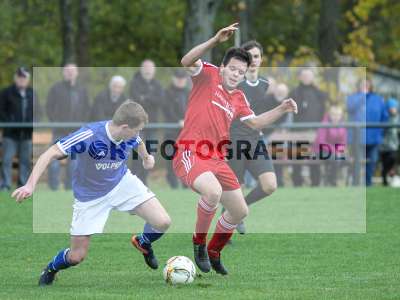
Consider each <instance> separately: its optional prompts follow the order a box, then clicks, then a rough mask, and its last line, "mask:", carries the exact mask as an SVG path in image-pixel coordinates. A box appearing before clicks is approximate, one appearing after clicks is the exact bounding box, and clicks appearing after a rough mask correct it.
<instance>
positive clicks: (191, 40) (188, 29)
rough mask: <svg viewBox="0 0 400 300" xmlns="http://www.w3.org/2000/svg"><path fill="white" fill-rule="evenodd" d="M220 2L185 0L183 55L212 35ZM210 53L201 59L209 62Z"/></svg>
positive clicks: (212, 0)
mask: <svg viewBox="0 0 400 300" xmlns="http://www.w3.org/2000/svg"><path fill="white" fill-rule="evenodd" d="M220 4H221V0H187V13H186V18H185V28H184V45H183V49H184V53H187V52H188V51H189V50H190V49H192V48H193V47H194V46H196V45H198V44H201V43H203V42H205V41H206V40H208V39H209V38H211V37H212V36H213V35H214V20H215V15H216V12H217V9H218V6H219V5H220ZM211 58H212V57H211V51H209V52H208V53H206V54H205V55H204V56H203V59H205V60H207V61H211Z"/></svg>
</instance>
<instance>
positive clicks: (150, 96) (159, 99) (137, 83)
mask: <svg viewBox="0 0 400 300" xmlns="http://www.w3.org/2000/svg"><path fill="white" fill-rule="evenodd" d="M129 96H130V97H131V99H132V100H133V101H135V102H137V103H139V104H140V105H142V106H143V108H144V110H145V111H146V112H147V114H148V115H149V122H158V121H159V118H158V114H159V110H160V109H161V106H162V104H163V97H164V90H163V88H162V86H161V84H160V82H159V81H158V80H157V79H152V80H151V81H146V80H144V78H143V77H142V75H141V74H140V72H137V73H136V74H135V75H134V76H133V79H132V81H131V82H130V85H129Z"/></svg>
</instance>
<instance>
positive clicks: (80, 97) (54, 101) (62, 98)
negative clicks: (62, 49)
mask: <svg viewBox="0 0 400 300" xmlns="http://www.w3.org/2000/svg"><path fill="white" fill-rule="evenodd" d="M78 75H79V71H78V67H77V66H76V65H75V64H66V65H65V66H64V68H63V80H62V81H60V82H57V83H55V84H54V85H53V86H52V87H51V88H50V91H49V94H48V96H47V104H46V112H47V117H48V119H49V121H50V122H82V123H83V122H87V121H88V118H89V112H90V110H89V96H88V92H87V90H86V88H85V87H84V86H83V85H82V84H81V83H80V82H79V80H78ZM73 130H74V128H55V129H53V142H55V141H57V140H58V139H59V138H60V137H63V136H66V135H67V134H68V133H69V132H71V131H73ZM72 166H73V161H70V160H68V162H67V174H66V176H65V178H64V179H65V180H64V186H65V188H66V189H71V169H72ZM59 177H60V162H59V161H58V160H55V161H53V162H52V163H51V164H50V167H49V187H50V188H51V189H52V190H57V189H58V185H59Z"/></svg>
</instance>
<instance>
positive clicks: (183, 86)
mask: <svg viewBox="0 0 400 300" xmlns="http://www.w3.org/2000/svg"><path fill="white" fill-rule="evenodd" d="M188 96H189V85H188V76H187V73H186V71H185V70H183V69H175V70H174V73H173V76H172V83H171V85H170V86H169V87H168V89H167V90H166V91H165V97H164V103H163V113H164V120H165V122H170V123H179V124H180V126H181V127H182V126H183V119H184V117H185V111H186V104H187V101H188ZM179 131H180V128H179V129H167V132H166V133H165V141H167V140H171V141H175V140H176V138H177V137H178V134H179ZM166 150H168V151H169V150H170V149H166ZM168 154H171V153H168ZM166 179H167V182H168V184H169V185H170V186H171V187H172V188H174V189H175V188H177V187H178V178H177V177H176V176H175V174H174V171H173V169H172V161H167V177H166Z"/></svg>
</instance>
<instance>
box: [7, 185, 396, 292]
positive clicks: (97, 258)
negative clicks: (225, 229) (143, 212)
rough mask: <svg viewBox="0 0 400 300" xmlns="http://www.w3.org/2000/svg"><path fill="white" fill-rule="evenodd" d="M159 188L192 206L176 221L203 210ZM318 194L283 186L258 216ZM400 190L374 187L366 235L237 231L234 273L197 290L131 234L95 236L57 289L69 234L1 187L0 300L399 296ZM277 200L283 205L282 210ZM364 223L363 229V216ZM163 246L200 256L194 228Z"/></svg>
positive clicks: (227, 259) (227, 256)
mask: <svg viewBox="0 0 400 300" xmlns="http://www.w3.org/2000/svg"><path fill="white" fill-rule="evenodd" d="M314 191H318V192H317V193H316V194H315V195H323V196H322V197H320V198H324V199H325V198H328V200H329V201H328V202H330V201H332V200H335V199H338V198H339V197H340V195H341V194H340V193H341V192H340V190H335V189H318V190H316V189H314ZM156 192H157V194H158V195H159V196H160V198H162V199H163V202H164V203H165V205H166V207H167V208H168V210H169V211H172V210H173V209H174V206H176V205H177V202H176V201H177V200H176V199H179V201H183V202H184V203H183V204H182V205H181V206H179V208H176V210H174V213H171V215H173V220H174V219H176V218H177V217H176V216H175V213H176V212H178V213H179V214H180V212H181V210H183V209H187V208H193V207H194V203H195V201H194V200H195V198H196V196H195V195H194V194H193V193H192V192H190V191H188V190H185V191H173V192H172V191H170V190H167V189H156ZM312 193H313V190H310V189H296V190H294V189H282V190H280V191H279V193H277V195H275V196H274V197H275V198H274V197H272V198H271V199H269V200H266V201H264V203H260V204H257V205H256V206H254V208H253V211H255V212H254V214H253V216H254V218H258V217H257V215H258V214H260V211H263V209H262V208H266V209H269V210H273V209H276V210H278V209H281V210H282V211H283V209H282V208H287V209H290V208H291V206H296V205H300V207H303V208H307V207H310V206H307V205H305V206H302V205H303V204H304V203H307V202H309V201H312V200H310V194H312ZM61 194H62V193H61ZM399 194H400V192H399V190H396V189H383V188H373V189H370V190H368V192H367V233H366V234H352V233H342V234H333V233H331V234H322V233H318V234H262V233H258V234H246V235H244V236H239V235H235V236H234V238H233V245H232V246H229V247H227V248H226V249H225V250H224V255H223V258H224V263H225V264H226V266H227V267H228V268H229V271H230V275H229V276H227V277H221V276H218V275H216V274H215V273H211V274H206V275H203V276H202V277H200V278H196V280H195V282H194V283H193V284H191V285H188V286H182V287H171V286H168V285H166V284H165V283H164V282H163V280H162V274H161V270H159V271H151V270H150V269H148V268H146V267H145V266H144V263H143V259H142V257H141V255H139V254H138V253H137V252H135V251H134V250H133V249H132V247H131V246H130V244H129V238H130V235H129V234H127V233H121V234H116V233H112V234H111V233H109V234H104V235H98V236H95V237H94V238H93V239H92V243H91V249H90V253H89V256H88V258H87V259H86V261H85V262H84V263H83V264H82V265H80V266H78V267H75V268H71V269H69V270H66V271H63V272H62V273H60V274H59V275H60V276H59V278H58V280H57V282H56V283H55V284H54V286H51V287H49V288H39V287H37V280H38V275H39V273H40V271H41V269H42V268H43V266H44V265H45V264H46V263H47V262H48V260H49V259H50V258H51V257H52V256H54V254H55V253H56V252H57V251H58V250H59V249H60V248H62V247H65V246H67V245H68V235H67V234H65V233H61V234H49V233H47V234H37V233H36V234H34V233H32V214H33V205H32V201H27V202H26V203H23V204H22V205H17V204H15V203H14V202H13V201H12V200H11V199H10V198H9V196H8V195H7V194H5V193H2V194H0V220H1V223H0V224H1V225H0V298H1V299H36V298H41V299H55V298H57V299H85V298H91V299H93V298H96V299H127V298H131V299H161V298H162V299H185V298H186V299H191V298H196V299H227V298H230V299H400V284H399V283H400V251H399V250H400V230H399V229H400V197H399ZM51 195H55V194H51ZM63 197H64V198H66V196H62V197H61V198H63ZM293 197H295V198H296V199H298V200H297V201H298V202H297V203H296V202H293ZM50 198H52V197H50ZM285 199H290V201H289V200H287V201H285ZM54 201H59V199H54ZM185 201H186V202H188V203H190V204H187V203H186V202H185ZM268 201H270V202H271V203H270V204H268ZM274 201H281V202H283V204H282V206H275V204H274V203H275V202H274ZM291 201H292V202H291ZM338 201H339V200H338ZM269 205H270V206H269ZM350 209H351V208H350ZM317 212H318V211H316V213H317ZM291 213H292V214H293V217H294V218H295V217H296V216H295V215H296V209H293V207H292V210H291ZM299 213H300V214H301V213H302V210H299ZM253 216H252V215H250V216H249V220H248V222H249V226H250V227H251V226H254V224H253V225H252V222H253V221H252V217H253ZM271 216H273V214H271ZM181 217H182V218H185V216H181ZM68 218H70V216H68ZM186 218H187V217H186ZM190 218H192V217H190ZM133 219H134V218H133ZM274 220H275V221H276V222H278V218H276V219H274ZM135 222H136V221H135ZM185 222H189V220H186V221H185ZM193 222H194V220H191V223H190V224H193ZM178 223H179V221H178ZM185 224H186V223H185ZM348 224H350V225H354V224H352V223H348ZM137 226H138V225H132V228H133V229H132V230H140V228H138V227H137ZM355 226H356V227H354V228H357V226H359V222H358V221H357V222H356V223H355ZM338 228H339V227H338ZM154 247H155V251H156V253H157V255H158V257H159V260H160V261H161V262H163V261H166V260H167V259H168V258H169V257H171V256H174V255H186V256H188V257H190V258H192V253H191V252H192V251H191V242H190V234H189V233H186V234H185V233H181V234H178V233H175V234H168V235H167V236H166V237H165V238H163V239H162V240H160V241H159V242H157V244H156V245H155V246H154Z"/></svg>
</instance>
